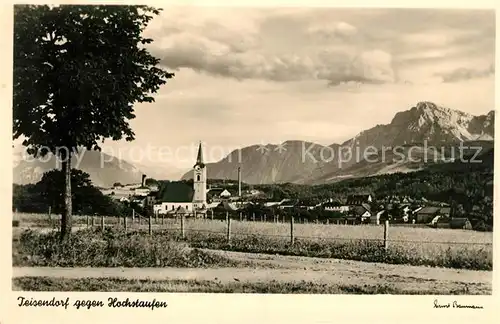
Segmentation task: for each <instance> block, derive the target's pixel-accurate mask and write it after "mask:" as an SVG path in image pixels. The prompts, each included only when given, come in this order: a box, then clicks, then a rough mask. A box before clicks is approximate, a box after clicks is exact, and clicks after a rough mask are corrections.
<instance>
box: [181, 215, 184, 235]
mask: <svg viewBox="0 0 500 324" xmlns="http://www.w3.org/2000/svg"><path fill="white" fill-rule="evenodd" d="M181 236H182V238H183V239H184V238H185V234H184V214H182V215H181Z"/></svg>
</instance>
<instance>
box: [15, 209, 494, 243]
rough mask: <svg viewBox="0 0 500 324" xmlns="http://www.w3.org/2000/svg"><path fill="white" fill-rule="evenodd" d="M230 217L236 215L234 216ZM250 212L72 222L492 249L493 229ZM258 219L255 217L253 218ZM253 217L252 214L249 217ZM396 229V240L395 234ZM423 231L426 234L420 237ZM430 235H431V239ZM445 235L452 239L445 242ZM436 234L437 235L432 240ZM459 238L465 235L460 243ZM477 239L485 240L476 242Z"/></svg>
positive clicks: (41, 220)
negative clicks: (300, 219)
mask: <svg viewBox="0 0 500 324" xmlns="http://www.w3.org/2000/svg"><path fill="white" fill-rule="evenodd" d="M231 216H232V217H231ZM248 216H249V215H245V217H243V215H241V214H240V215H239V217H238V216H235V215H230V214H229V213H226V218H225V219H211V218H193V217H185V216H184V215H181V216H177V217H166V216H165V215H154V216H153V215H151V216H147V217H146V216H144V215H141V214H139V213H137V212H135V211H134V212H133V214H132V215H129V216H91V215H84V216H74V217H73V225H74V226H75V227H78V228H92V227H98V228H101V229H102V230H103V231H104V230H105V228H114V229H122V230H125V231H127V232H143V231H147V232H148V234H150V235H152V234H153V232H164V231H166V232H171V233H172V232H173V233H177V234H178V235H180V236H181V237H182V238H186V237H187V236H188V234H194V233H201V234H210V235H217V236H224V237H225V238H226V240H227V243H231V240H233V239H234V238H235V237H238V236H242V237H249V236H251V237H262V238H264V237H267V238H276V239H285V240H287V239H288V240H289V241H290V243H291V244H292V245H293V244H294V242H295V240H308V241H366V242H379V243H380V244H383V246H384V248H385V249H387V248H388V246H389V244H391V243H399V244H415V245H418V244H434V245H449V246H452V245H457V246H460V245H468V246H485V247H488V248H489V247H492V244H493V243H492V235H491V233H481V232H474V231H460V230H444V231H443V229H432V228H428V229H422V228H418V227H416V228H408V227H393V226H392V225H391V224H389V222H388V221H385V222H384V223H383V225H356V226H352V225H346V224H335V223H334V222H330V223H329V224H324V223H323V224H314V223H309V224H308V223H298V224H297V223H295V218H294V217H293V216H292V217H289V219H287V220H286V221H284V220H285V219H282V220H279V219H276V218H274V219H273V221H259V220H256V221H253V220H248V219H249V217H248ZM18 218H19V219H21V221H22V220H23V219H24V221H25V222H26V223H27V224H29V225H30V226H32V227H37V226H39V227H51V228H53V229H55V230H56V229H58V228H59V225H60V221H59V220H60V215H48V217H47V215H45V217H43V215H40V214H38V215H32V216H26V215H24V216H23V215H21V216H20V217H18ZM254 218H255V217H254ZM250 219H251V218H250ZM390 233H394V238H391V237H390V236H391V234H390ZM419 235H424V236H425V237H424V238H423V239H419V238H418V236H419ZM428 237H432V238H433V239H428ZM446 237H448V238H449V240H445V239H446ZM434 238H436V239H434ZM459 239H467V240H464V241H459ZM475 240H481V242H477V241H475Z"/></svg>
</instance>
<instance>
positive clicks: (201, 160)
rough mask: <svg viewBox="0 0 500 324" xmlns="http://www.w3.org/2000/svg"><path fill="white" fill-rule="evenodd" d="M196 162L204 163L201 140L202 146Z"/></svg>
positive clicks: (199, 148)
mask: <svg viewBox="0 0 500 324" xmlns="http://www.w3.org/2000/svg"><path fill="white" fill-rule="evenodd" d="M196 164H199V165H203V164H204V162H203V150H202V148H201V141H200V146H198V156H197V157H196Z"/></svg>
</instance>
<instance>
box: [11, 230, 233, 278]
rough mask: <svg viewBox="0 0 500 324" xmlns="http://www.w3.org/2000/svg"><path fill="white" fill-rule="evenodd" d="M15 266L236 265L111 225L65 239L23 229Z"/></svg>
mask: <svg viewBox="0 0 500 324" xmlns="http://www.w3.org/2000/svg"><path fill="white" fill-rule="evenodd" d="M13 265H14V266H58V267H119V266H122V267H189V268H199V267H208V266H213V265H217V266H221V267H223V266H236V265H237V263H236V262H235V261H231V260H229V259H227V258H224V257H222V256H219V255H215V254H211V253H208V252H204V251H200V250H199V249H196V248H195V249H193V248H190V247H189V246H188V244H186V243H182V242H175V241H173V240H171V239H169V238H166V237H163V238H162V237H159V236H155V238H154V239H152V238H151V237H150V236H147V235H142V234H141V233H130V234H128V233H127V234H126V233H124V232H121V231H115V230H111V229H109V228H108V229H107V230H106V231H105V232H104V234H102V233H101V231H100V229H90V230H82V231H79V232H78V235H72V236H71V237H70V238H69V239H68V240H67V241H65V242H64V243H62V244H61V243H60V242H59V236H58V233H56V232H53V233H48V234H46V233H44V234H41V233H37V232H35V231H31V230H26V231H24V232H23V233H21V235H20V238H19V244H17V251H13Z"/></svg>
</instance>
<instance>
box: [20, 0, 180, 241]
mask: <svg viewBox="0 0 500 324" xmlns="http://www.w3.org/2000/svg"><path fill="white" fill-rule="evenodd" d="M159 12H160V10H158V9H155V8H152V7H148V6H123V5H120V6H118V5H113V6H110V5H108V6H90V5H81V6H76V5H61V6H46V5H45V6H35V5H16V6H15V7H14V82H13V84H14V96H13V107H14V111H13V135H14V139H17V138H24V141H23V145H25V146H27V147H28V152H29V153H31V154H33V155H34V156H39V155H40V156H44V155H46V154H54V155H55V156H56V157H57V159H58V161H59V162H60V163H61V168H62V170H63V172H64V175H65V176H64V178H65V180H64V189H65V190H64V208H63V212H62V217H61V235H60V237H61V240H63V239H64V238H66V237H68V236H69V235H70V233H71V215H72V205H71V180H70V179H71V156H72V155H73V154H74V153H75V152H78V150H79V149H82V148H84V149H87V150H90V149H94V150H100V146H99V143H101V142H104V139H106V138H111V139H112V140H120V139H122V138H125V139H126V140H127V141H132V140H133V139H134V135H135V134H134V132H133V131H132V129H131V128H130V126H129V121H130V120H131V119H133V118H134V117H135V115H134V109H133V105H134V104H135V103H142V102H153V101H154V98H153V97H152V94H154V93H156V92H157V91H158V89H159V88H160V86H161V85H163V84H165V83H166V82H167V79H170V78H172V77H173V76H174V74H173V73H168V72H167V71H164V70H162V69H161V68H159V67H158V66H157V65H158V64H159V59H157V58H155V57H153V56H152V55H151V54H150V53H149V52H148V50H147V49H146V48H145V46H146V45H147V44H150V43H151V42H152V39H148V38H144V37H143V36H142V35H141V34H142V32H143V31H144V29H145V28H146V26H147V25H148V23H149V21H150V20H151V19H152V18H153V17H154V16H155V15H158V14H159Z"/></svg>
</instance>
